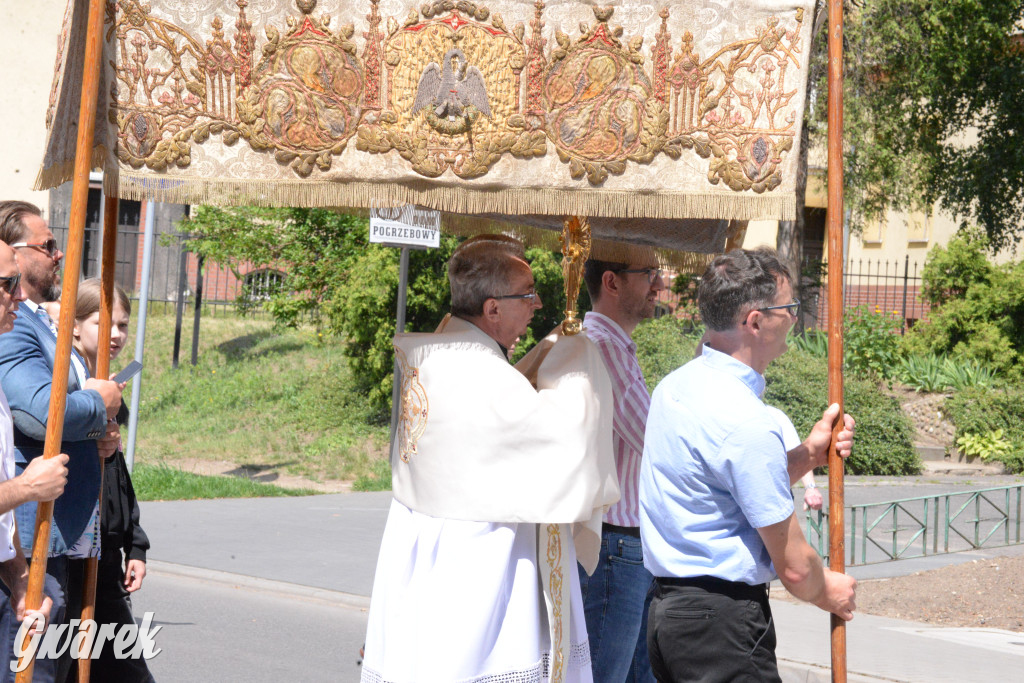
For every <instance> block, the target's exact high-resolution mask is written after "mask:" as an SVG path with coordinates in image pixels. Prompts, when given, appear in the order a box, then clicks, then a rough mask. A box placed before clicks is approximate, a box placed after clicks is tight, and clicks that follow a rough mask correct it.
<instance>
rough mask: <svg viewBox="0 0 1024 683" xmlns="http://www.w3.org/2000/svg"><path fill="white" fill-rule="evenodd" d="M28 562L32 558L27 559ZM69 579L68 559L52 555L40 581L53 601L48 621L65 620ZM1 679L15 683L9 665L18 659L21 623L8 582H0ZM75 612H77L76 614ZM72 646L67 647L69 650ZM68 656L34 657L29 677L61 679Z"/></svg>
mask: <svg viewBox="0 0 1024 683" xmlns="http://www.w3.org/2000/svg"><path fill="white" fill-rule="evenodd" d="M30 564H31V562H30ZM67 580H68V559H67V558H66V557H64V556H59V557H51V558H49V560H47V562H46V578H45V581H44V583H43V592H44V593H45V594H46V595H48V596H49V597H50V599H51V600H52V601H53V607H51V608H50V619H49V621H48V622H47V625H48V626H49V625H50V624H62V623H65V622H66V617H67V613H66V610H65V607H66V605H65V596H66V595H67V593H66V592H65V591H66V588H67ZM0 591H2V592H0V681H3V682H4V683H14V679H15V674H14V672H12V671H11V668H10V665H11V664H12V663H16V662H17V661H18V658H17V656H15V654H14V641H15V638H16V637H17V634H18V629H19V628H20V627H21V622H19V621H18V619H17V617H16V615H15V614H14V607H13V605H11V601H10V591H9V590H8V589H7V586H5V585H3V584H2V583H0ZM77 616H78V615H76V617H77ZM70 650H71V648H70V647H69V648H68V652H70ZM70 662H71V657H70V655H67V656H65V657H62V658H61V659H59V660H57V659H48V658H42V659H38V658H37V659H36V663H35V665H34V668H33V673H32V680H33V681H35V682H36V683H39V682H41V681H42V682H45V683H52V682H53V681H63V680H64V676H65V675H66V672H67V668H68V666H70Z"/></svg>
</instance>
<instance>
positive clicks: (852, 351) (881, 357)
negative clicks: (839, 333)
mask: <svg viewBox="0 0 1024 683" xmlns="http://www.w3.org/2000/svg"><path fill="white" fill-rule="evenodd" d="M899 330H900V321H899V320H897V319H896V318H893V317H892V316H890V315H888V314H886V313H883V312H882V311H881V310H879V309H878V307H876V308H875V310H874V311H871V310H869V309H868V307H867V306H866V305H864V306H857V307H856V308H851V309H850V310H848V311H847V312H846V316H845V321H844V324H843V352H844V360H845V367H846V369H847V370H848V371H849V372H851V373H853V374H856V375H862V376H863V375H868V374H871V373H874V374H875V375H877V376H878V377H891V376H892V375H893V373H894V371H895V370H896V367H897V364H898V362H899V357H900V348H899V347H900V336H899Z"/></svg>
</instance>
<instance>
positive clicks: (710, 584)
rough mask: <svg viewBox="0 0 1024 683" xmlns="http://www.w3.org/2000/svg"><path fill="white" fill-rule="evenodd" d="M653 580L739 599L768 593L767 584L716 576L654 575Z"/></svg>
mask: <svg viewBox="0 0 1024 683" xmlns="http://www.w3.org/2000/svg"><path fill="white" fill-rule="evenodd" d="M654 580H655V582H656V583H657V584H658V585H659V586H663V587H664V586H683V587H685V586H691V587H694V588H700V589H701V590H705V591H707V592H709V593H718V594H720V595H727V596H729V597H731V598H738V599H740V600H758V599H761V598H764V597H765V596H766V595H767V594H768V584H766V583H759V584H757V585H756V586H751V585H750V584H749V583H742V582H740V581H726V580H725V579H720V578H718V577H717V576H687V577H682V578H680V577H677V576H656V577H654Z"/></svg>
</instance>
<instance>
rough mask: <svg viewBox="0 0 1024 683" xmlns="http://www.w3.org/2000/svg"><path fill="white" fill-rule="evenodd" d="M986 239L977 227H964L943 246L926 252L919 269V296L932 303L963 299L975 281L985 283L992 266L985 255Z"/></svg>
mask: <svg viewBox="0 0 1024 683" xmlns="http://www.w3.org/2000/svg"><path fill="white" fill-rule="evenodd" d="M987 250H988V239H987V238H986V237H985V234H984V233H983V232H982V231H980V230H966V231H964V232H961V233H960V234H958V235H956V236H955V237H953V239H951V240H950V241H949V244H948V245H946V246H945V247H943V246H942V245H936V246H935V247H933V248H932V250H931V251H929V252H928V259H927V261H926V262H925V264H924V270H922V271H921V279H922V286H921V298H922V299H924V300H925V301H928V302H930V303H931V304H932V305H933V306H940V305H942V304H944V303H946V302H947V301H950V300H952V299H962V298H963V297H964V296H965V295H966V294H967V291H968V290H969V289H970V288H971V287H972V286H974V285H976V284H983V283H987V282H988V281H989V279H990V277H991V275H992V271H993V267H992V264H990V263H989V262H988V259H987V258H986V257H985V252H986V251H987Z"/></svg>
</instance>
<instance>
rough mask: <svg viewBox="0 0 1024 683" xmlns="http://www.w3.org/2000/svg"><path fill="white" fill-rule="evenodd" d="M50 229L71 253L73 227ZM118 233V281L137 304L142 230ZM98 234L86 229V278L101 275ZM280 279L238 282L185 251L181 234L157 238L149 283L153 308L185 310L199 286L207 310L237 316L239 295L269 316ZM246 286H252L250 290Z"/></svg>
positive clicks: (270, 275)
mask: <svg viewBox="0 0 1024 683" xmlns="http://www.w3.org/2000/svg"><path fill="white" fill-rule="evenodd" d="M51 230H52V231H53V235H54V238H55V239H56V240H57V243H58V244H59V245H60V248H61V250H62V251H67V250H66V248H65V247H66V246H67V234H68V228H67V227H61V226H51ZM117 232H118V235H117V251H116V256H115V267H114V280H115V282H116V283H117V284H118V285H119V286H121V287H123V288H124V289H125V291H127V292H128V293H129V295H130V296H131V298H132V299H133V300H135V301H138V298H139V296H138V294H139V290H140V288H141V286H142V248H143V231H142V229H141V226H138V225H120V226H118V230H117ZM99 233H100V229H99V228H98V227H96V226H94V225H87V226H86V228H85V244H84V249H83V256H82V277H83V278H88V277H99V272H100V261H99V259H100V234H99ZM200 274H201V277H200ZM280 278H281V274H280V273H278V272H277V271H276V270H273V269H266V268H253V269H252V270H251V271H250V272H248V273H246V274H245V276H244V277H243V278H242V279H239V278H237V277H235V274H234V273H233V272H232V271H231V270H230V269H229V268H227V267H224V266H221V265H220V264H217V263H211V262H208V261H204V260H203V259H200V258H198V257H197V256H196V255H195V254H192V253H189V252H188V251H186V250H185V249H184V243H183V241H182V240H181V239H179V238H178V237H177V236H173V235H172V236H170V237H168V236H166V235H163V236H160V235H158V236H157V239H156V243H155V244H154V254H153V267H152V269H151V277H150V283H149V305H150V310H157V311H160V312H163V313H171V312H173V311H174V306H175V304H176V303H177V302H178V299H179V298H181V297H184V299H185V303H186V307H187V306H189V305H191V304H194V302H195V297H196V289H197V286H199V285H201V286H202V290H203V291H202V304H203V307H204V312H209V313H212V314H218V313H224V312H235V311H236V304H237V302H238V300H239V297H241V296H242V295H243V294H244V295H245V296H246V297H247V298H248V300H249V305H247V306H245V312H246V313H247V314H250V315H256V316H264V315H265V311H264V309H263V307H262V306H261V305H260V303H261V302H262V301H264V300H266V298H267V295H268V294H269V293H270V292H271V291H273V289H274V287H276V286H278V285H279V284H280ZM246 284H248V285H249V287H248V290H246V288H245V286H246Z"/></svg>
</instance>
